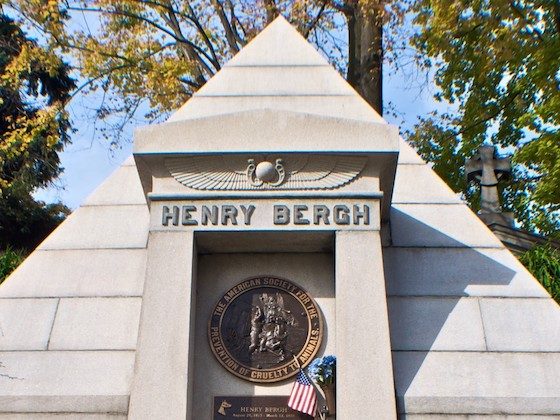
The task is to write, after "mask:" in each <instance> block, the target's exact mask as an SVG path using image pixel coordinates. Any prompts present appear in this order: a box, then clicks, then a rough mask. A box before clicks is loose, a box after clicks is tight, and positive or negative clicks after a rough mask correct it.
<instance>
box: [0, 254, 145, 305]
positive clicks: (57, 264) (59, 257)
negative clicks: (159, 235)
mask: <svg viewBox="0 0 560 420" xmlns="http://www.w3.org/2000/svg"><path fill="white" fill-rule="evenodd" d="M145 270H146V250H145V249H97V250H92V249H87V250H78V249H74V250H37V251H35V252H33V253H32V254H31V255H30V256H29V257H27V259H26V260H25V261H24V262H23V264H22V265H21V266H19V267H18V269H17V270H16V271H15V272H14V273H12V275H11V276H10V277H9V278H8V279H7V280H5V281H4V283H2V285H1V286H0V298H3V297H52V296H61V297H65V296H141V295H142V289H143V287H144V272H145Z"/></svg>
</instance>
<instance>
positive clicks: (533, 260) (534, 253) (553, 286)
mask: <svg viewBox="0 0 560 420" xmlns="http://www.w3.org/2000/svg"><path fill="white" fill-rule="evenodd" d="M519 260H520V261H521V262H522V263H523V264H524V265H525V267H527V269H528V270H529V271H530V272H531V273H532V274H533V275H534V276H535V278H536V279H537V280H538V281H539V282H540V283H541V284H542V285H543V286H544V287H545V289H546V290H547V291H548V293H550V295H551V296H552V297H553V299H554V300H556V302H558V303H559V304H560V250H558V249H557V248H554V247H552V246H550V245H548V244H547V245H541V246H537V247H535V248H533V249H531V250H529V251H527V252H525V253H524V254H523V255H522V256H521V258H520V259H519Z"/></svg>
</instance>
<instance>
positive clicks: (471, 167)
mask: <svg viewBox="0 0 560 420" xmlns="http://www.w3.org/2000/svg"><path fill="white" fill-rule="evenodd" d="M465 172H466V174H467V179H468V180H469V181H470V180H473V179H477V180H478V181H479V182H480V196H481V203H480V212H479V214H480V215H481V218H482V219H483V220H485V218H484V217H483V215H498V214H500V215H501V214H502V208H501V206H500V197H499V194H498V182H499V180H501V179H505V178H506V177H507V176H509V175H510V174H511V163H510V160H509V158H500V157H498V156H496V148H495V147H494V146H492V145H482V146H480V148H479V149H478V153H477V154H476V155H475V156H473V157H472V158H470V159H468V160H467V161H466V163H465ZM508 218H509V217H508ZM485 221H486V220H485Z"/></svg>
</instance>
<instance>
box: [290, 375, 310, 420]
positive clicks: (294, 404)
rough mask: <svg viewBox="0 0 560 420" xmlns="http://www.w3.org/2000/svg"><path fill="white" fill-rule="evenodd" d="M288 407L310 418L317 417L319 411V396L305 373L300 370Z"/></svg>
mask: <svg viewBox="0 0 560 420" xmlns="http://www.w3.org/2000/svg"><path fill="white" fill-rule="evenodd" d="M288 407H290V408H292V409H294V410H296V411H300V412H302V413H305V414H309V415H310V416H315V411H316V410H317V394H316V392H315V387H314V386H313V385H312V384H311V382H310V381H309V379H307V376H305V373H303V371H302V370H300V371H299V372H298V374H297V377H296V381H295V383H294V386H293V387H292V392H291V394H290V399H289V400H288Z"/></svg>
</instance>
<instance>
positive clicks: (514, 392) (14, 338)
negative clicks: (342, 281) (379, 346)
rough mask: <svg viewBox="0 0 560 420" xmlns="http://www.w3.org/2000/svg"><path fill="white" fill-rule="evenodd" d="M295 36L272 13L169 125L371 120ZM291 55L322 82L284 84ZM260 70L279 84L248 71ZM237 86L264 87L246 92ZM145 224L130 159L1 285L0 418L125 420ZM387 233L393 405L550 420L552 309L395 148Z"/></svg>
mask: <svg viewBox="0 0 560 420" xmlns="http://www.w3.org/2000/svg"><path fill="white" fill-rule="evenodd" d="M298 36H299V35H298ZM294 38H297V37H296V36H295V35H294V30H293V29H292V28H291V27H290V26H289V25H288V24H287V23H286V22H285V21H284V20H283V19H281V18H280V19H278V20H276V21H275V22H274V23H273V24H271V25H270V26H269V27H268V28H267V29H266V30H265V31H263V33H262V34H261V35H259V36H258V37H257V38H255V40H254V41H253V42H252V43H250V44H249V45H248V46H247V47H246V48H245V49H244V50H242V51H241V52H240V53H239V54H238V56H236V57H235V58H233V59H232V60H231V62H230V63H229V64H228V65H226V66H224V69H223V70H222V71H221V72H220V73H219V74H217V75H216V76H215V78H214V79H212V80H211V81H209V82H208V84H207V86H205V88H203V89H201V90H200V92H198V93H197V94H196V95H195V96H193V98H192V99H191V100H190V101H189V102H187V103H186V104H185V105H184V106H183V107H182V108H181V109H179V110H178V111H177V112H176V113H175V114H174V115H173V116H172V117H171V118H170V121H172V122H173V121H175V122H177V121H182V120H187V119H190V118H194V119H196V118H200V117H204V116H208V115H211V114H227V113H229V112H231V110H232V109H235V110H240V109H245V110H253V109H260V108H263V107H264V108H268V109H273V110H274V109H278V110H289V111H294V110H296V111H301V112H307V113H316V114H318V115H322V116H328V117H340V115H342V114H344V116H345V117H347V118H349V119H350V118H352V119H355V120H364V121H376V122H382V121H381V120H380V117H379V116H378V115H377V114H376V113H375V112H374V111H373V110H372V109H370V108H368V106H367V105H365V102H364V101H363V100H361V99H360V98H358V97H357V96H356V94H355V93H353V91H351V90H350V89H349V88H348V86H347V85H345V84H344V83H343V82H340V81H337V82H336V83H334V84H333V85H332V86H331V84H330V80H332V79H331V76H330V74H333V72H334V70H333V69H330V68H329V67H327V66H326V65H325V62H324V60H323V59H322V58H321V57H320V55H319V54H318V53H316V52H315V51H314V50H313V48H312V47H310V46H308V45H307V44H305V43H302V42H300V39H299V38H297V39H298V41H297V42H296V41H295V40H293V42H292V39H294ZM284 39H288V40H289V41H290V42H282V40H284ZM287 64H289V66H288V67H289V68H293V70H289V71H288V73H290V72H291V73H290V74H294V73H297V72H299V73H300V74H307V73H306V72H310V73H314V76H313V77H311V78H312V79H316V80H323V81H324V80H325V79H321V77H323V76H321V75H325V76H324V77H325V78H327V79H328V81H329V82H328V83H326V84H325V83H324V82H320V83H319V82H318V84H317V85H307V84H300V85H298V84H297V83H293V78H292V77H284V76H282V74H281V73H282V72H281V71H278V70H280V69H281V68H283V67H284V66H286V65H287ZM263 68H267V69H268V70H266V71H269V70H270V72H271V74H274V75H276V76H277V77H278V79H276V78H275V77H276V76H275V77H272V76H271V78H269V79H267V80H265V81H264V82H262V83H261V81H260V80H256V79H255V78H254V77H252V76H251V72H252V71H253V70H252V69H260V70H262V69H263ZM255 71H256V70H255ZM337 76H338V75H337ZM339 79H340V77H338V79H337V80H339ZM277 80H278V83H276V81H277ZM280 81H282V83H280ZM243 84H244V85H245V86H261V87H270V90H269V91H268V94H267V95H260V96H259V95H258V94H257V93H255V94H254V95H253V96H251V97H250V98H248V97H247V96H244V95H242V94H239V91H236V90H235V89H237V87H239V86H241V85H243ZM283 85H287V86H288V87H286V88H285V89H286V90H282V89H283V87H282V86H283ZM290 95H291V96H292V98H290V99H289V100H287V99H286V98H287V96H290ZM148 219H149V210H148V205H147V204H146V201H145V197H144V193H143V191H142V187H141V183H140V180H139V177H138V172H137V169H136V166H135V163H134V161H133V160H132V159H129V160H127V161H126V162H125V163H124V164H123V165H122V166H121V167H120V168H119V169H117V170H116V171H115V173H114V174H113V175H111V176H110V177H109V178H108V179H107V180H106V181H105V182H104V183H103V184H102V185H101V186H100V187H99V188H98V189H96V190H95V191H94V192H93V193H92V194H91V195H90V197H88V199H87V200H86V201H85V202H84V203H83V205H82V206H81V207H80V208H78V209H77V210H76V211H74V212H73V213H72V215H71V216H70V217H69V218H68V219H67V220H66V221H65V222H64V223H62V224H61V225H60V226H59V227H58V228H57V229H56V230H55V231H54V232H53V233H52V234H51V235H50V236H49V237H48V238H47V239H46V240H45V241H44V242H43V243H42V244H41V245H40V246H39V247H38V248H37V250H35V251H34V252H33V253H32V254H31V255H30V256H29V257H28V258H27V259H26V260H25V262H24V263H23V264H22V265H21V266H20V267H19V268H18V269H17V270H16V271H15V272H14V273H13V274H12V275H11V276H10V277H9V278H8V279H7V280H6V281H5V282H4V283H3V284H2V285H1V286H0V413H9V414H6V415H5V416H15V415H16V414H15V413H20V415H21V416H23V417H26V416H28V417H33V418H35V417H38V416H40V415H41V414H40V413H51V414H52V413H61V415H62V416H67V417H68V418H80V417H85V416H87V415H93V414H97V415H98V416H99V418H104V417H102V416H105V415H106V413H113V415H114V416H115V418H126V417H127V413H128V403H129V396H130V389H131V381H132V377H133V375H134V360H135V349H136V338H137V332H138V323H139V318H140V310H141V304H142V295H143V282H144V276H145V268H146V246H147V240H148V225H149V221H148ZM384 229H385V236H386V237H387V238H389V237H390V239H389V240H388V241H387V243H386V246H385V248H384V264H385V273H386V284H387V299H388V304H389V315H390V324H391V342H392V351H393V364H394V372H395V382H396V392H397V399H398V404H399V405H398V409H399V412H401V413H407V418H410V419H424V418H439V417H438V415H442V416H443V415H452V416H456V417H449V418H457V419H459V418H464V416H466V415H471V414H475V415H485V414H486V415H492V416H493V417H491V418H506V416H508V415H510V414H511V415H519V414H524V415H526V416H527V418H533V416H536V415H542V416H548V417H542V418H543V419H544V418H556V416H557V415H558V414H559V413H560V328H559V325H560V308H559V307H558V305H557V304H556V303H555V302H554V301H553V300H552V299H551V298H550V296H549V295H548V294H547V293H546V291H545V290H544V289H543V288H542V287H541V286H540V285H539V284H538V282H537V281H536V280H535V279H534V278H533V277H532V276H531V275H530V274H529V273H528V272H527V270H525V268H524V267H523V266H522V265H521V264H520V263H519V262H518V261H517V259H516V258H515V257H514V256H513V255H512V254H511V253H510V252H509V251H508V250H507V249H506V248H505V247H504V246H503V245H502V243H501V242H500V241H499V240H498V239H497V238H496V237H495V236H494V235H493V234H492V232H491V231H490V230H488V228H487V227H486V226H485V225H484V224H483V223H482V222H481V221H480V220H479V219H478V217H477V216H476V215H475V214H474V213H472V212H471V211H470V210H469V208H468V207H467V206H466V205H465V204H464V203H462V202H461V201H460V200H459V199H458V198H457V196H456V195H455V194H454V193H453V192H452V191H451V190H450V189H449V188H448V187H447V186H446V185H445V183H444V182H443V181H442V180H441V179H440V178H439V177H438V176H437V175H436V174H435V173H434V172H433V171H432V170H431V168H430V167H429V166H428V165H427V164H426V163H425V162H424V161H423V160H422V159H420V157H419V156H418V155H417V154H416V153H415V152H414V150H413V149H412V148H411V147H409V146H407V145H406V144H405V143H404V142H403V143H402V144H401V150H400V154H399V163H398V168H397V175H396V180H395V186H394V194H393V200H392V207H391V219H390V224H389V225H387V226H385V227H384ZM64 413H65V414H64ZM88 413H89V414H88ZM44 415H45V416H47V414H44ZM0 416H1V414H0ZM34 416H35V417H34ZM461 416H463V417H461ZM18 418H19V417H18ZM96 418H97V417H96ZM112 418H113V417H112ZM442 418H443V417H442ZM446 418H448V417H446ZM489 418H490V417H489ZM539 418H540V417H539Z"/></svg>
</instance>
